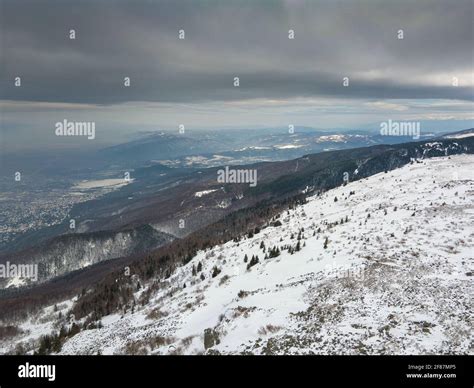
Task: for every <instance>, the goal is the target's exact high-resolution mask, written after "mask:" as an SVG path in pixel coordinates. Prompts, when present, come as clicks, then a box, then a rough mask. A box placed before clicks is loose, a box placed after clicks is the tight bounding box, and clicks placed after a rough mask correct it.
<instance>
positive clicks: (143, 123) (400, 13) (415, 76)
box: [0, 0, 474, 142]
mask: <svg viewBox="0 0 474 388" xmlns="http://www.w3.org/2000/svg"><path fill="white" fill-rule="evenodd" d="M0 2H1V4H2V8H1V26H0V33H1V38H2V47H1V57H2V58H1V60H2V71H1V88H0V99H1V100H2V101H1V103H2V108H1V109H2V125H1V131H2V135H3V136H4V137H3V139H4V140H5V139H6V140H5V141H9V142H12V141H17V140H21V139H22V140H23V141H24V140H26V139H28V138H36V137H38V138H41V136H42V135H43V134H50V133H51V131H52V128H54V123H55V122H57V121H60V120H63V119H65V118H66V119H70V120H88V121H95V122H96V127H97V131H100V130H102V131H103V133H102V135H104V134H107V136H106V137H107V138H108V139H109V140H111V139H112V138H113V137H114V136H115V135H116V136H117V137H120V136H123V134H125V133H133V132H138V131H142V130H150V129H157V130H158V129H174V128H176V129H177V126H178V125H179V124H184V125H185V126H186V127H187V128H190V129H192V128H227V127H242V128H244V127H265V126H278V125H281V126H286V125H287V124H295V125H306V126H313V127H318V128H334V127H345V128H357V127H359V126H363V125H365V124H369V123H374V122H377V121H383V120H387V119H389V118H392V119H400V120H402V119H413V120H443V121H444V122H446V123H447V126H449V123H451V122H452V121H453V120H472V119H473V116H474V114H473V100H474V89H473V87H474V80H473V55H474V54H473V50H474V49H473V47H474V37H473V23H472V20H473V16H474V15H473V2H472V0H466V1H464V0H456V1H451V0H445V1H438V0H426V1H423V0H416V1H395V0H391V1H389V0H386V1H375V0H372V1H347V0H346V1H335V0H333V1H316V0H314V1H307V2H304V1H297V0H287V1H257V0H253V1H233V0H228V1H223V0H221V1H218V2H217V1H215V2H213V1H204V0H203V1H197V0H195V1H176V0H175V1H169V2H165V1H142V0H134V1H132V0H127V1H110V0H109V1H94V2H93V1H87V2H86V1H78V0H76V1H70V0H62V1H59V0H58V1H53V0H37V1H19V0H0ZM71 29H74V30H75V33H76V39H74V40H72V39H69V34H70V30H71ZM181 29H183V30H184V31H185V39H184V40H180V39H178V32H179V30H181ZM290 29H292V30H294V32H295V38H294V39H288V30H290ZM399 30H403V34H404V36H403V39H398V33H399V32H398V31H399ZM17 76H19V77H21V83H22V84H21V87H15V85H14V81H15V77H17ZM124 77H130V79H131V85H130V87H125V86H124ZM234 77H239V79H240V86H239V87H234V85H233V82H234ZM344 77H349V86H348V87H344V86H343V78H344ZM453 77H456V78H457V80H458V86H453ZM45 136H46V135H45ZM43 138H44V136H43ZM100 138H102V139H103V138H104V137H103V136H102V137H100ZM111 141H112V140H111Z"/></svg>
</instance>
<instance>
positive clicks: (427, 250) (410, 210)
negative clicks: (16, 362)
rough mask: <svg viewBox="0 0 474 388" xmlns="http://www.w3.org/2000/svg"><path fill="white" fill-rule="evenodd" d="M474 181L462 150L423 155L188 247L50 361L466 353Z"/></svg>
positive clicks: (32, 328)
mask: <svg viewBox="0 0 474 388" xmlns="http://www.w3.org/2000/svg"><path fill="white" fill-rule="evenodd" d="M473 175H474V156H473V155H459V156H452V157H443V158H433V159H428V160H423V161H420V162H414V163H413V164H410V165H407V166H405V167H403V168H400V169H397V170H394V171H389V172H388V173H381V174H377V175H374V176H372V177H370V178H368V179H362V180H360V181H357V182H351V183H349V184H347V185H345V186H341V187H339V188H336V189H333V190H330V191H327V192H325V193H323V194H321V195H320V196H316V195H315V196H312V197H310V198H308V203H307V204H305V205H302V206H299V207H297V208H296V209H294V210H289V211H288V212H286V211H285V212H284V213H282V214H281V216H280V217H279V218H278V220H279V221H280V222H281V226H268V227H266V228H263V229H262V230H261V231H260V233H257V234H255V235H254V236H253V237H251V238H247V237H246V238H244V239H242V240H241V241H240V242H232V241H231V242H228V243H226V244H224V245H222V246H217V247H215V248H213V249H212V250H207V251H205V252H203V251H201V252H199V253H198V254H197V256H196V257H194V258H193V259H192V261H191V262H189V263H188V264H187V265H185V266H183V267H180V268H178V270H177V271H176V272H175V273H174V274H173V275H172V276H171V277H170V278H169V279H167V280H166V282H167V284H166V285H165V286H164V287H162V288H161V289H159V290H158V291H156V292H155V293H154V294H153V296H152V298H151V300H150V302H149V303H148V304H147V305H145V306H143V307H142V306H140V305H139V304H137V305H136V308H135V309H134V312H133V313H132V312H130V311H128V312H127V313H125V314H121V315H118V314H116V315H111V316H107V317H105V318H103V319H102V325H103V326H102V327H101V328H98V329H92V330H85V331H82V332H80V333H79V334H77V335H75V336H74V337H72V338H71V339H69V340H68V341H67V342H66V343H65V344H64V346H63V347H62V350H61V354H97V353H100V354H122V353H128V354H145V353H146V354H170V353H172V354H202V353H220V354H242V353H244V354H245V353H252V354H309V353H314V354H447V353H455V354H465V353H471V354H472V353H473V351H472V343H471V333H472V307H473V306H472V295H473V291H474V290H473V277H472V274H473V264H474V263H473V261H474V260H473V258H474V249H473V248H474V227H473V225H474V176H473ZM341 181H342V177H341ZM336 198H337V200H336ZM298 238H300V240H298ZM297 245H298V246H297ZM274 247H278V250H279V252H280V254H279V255H277V253H275V252H274V250H273V248H274ZM298 249H299V250H298ZM264 250H265V252H264ZM272 250H273V254H270V252H271V251H272ZM257 255H258V259H259V260H258V263H256V264H255V265H253V266H251V267H250V268H247V267H248V266H249V264H250V262H251V259H252V256H257ZM245 256H247V258H248V260H247V262H244V257H245ZM265 256H270V257H269V258H267V259H265ZM271 256H275V257H271ZM254 262H255V260H254ZM199 263H201V264H199ZM200 267H202V269H201V268H200ZM193 268H194V270H193ZM200 269H201V270H200ZM199 270H200V271H199ZM219 271H220V272H219ZM193 272H194V274H193ZM201 275H202V276H201ZM212 275H215V277H213V276H212ZM144 289H146V285H145V288H142V289H141V290H140V291H138V292H137V295H136V296H137V298H138V297H139V296H140V294H141V293H142V292H143V291H144ZM69 307H70V302H69V303H68V304H65V305H64V308H63V312H66V311H67V309H68V308H69ZM54 316H55V315H54V314H53V313H52V307H50V308H49V309H46V310H45V311H44V312H43V314H42V315H41V316H39V317H35V318H32V319H31V320H30V321H28V322H25V323H23V324H21V325H20V327H21V328H22V329H24V330H27V331H29V334H27V335H26V336H23V337H22V338H16V339H15V341H14V342H4V343H3V344H2V343H0V349H1V351H2V352H8V351H10V350H11V349H12V348H13V346H14V345H15V342H16V343H18V341H24V342H26V341H28V340H30V341H31V340H32V339H34V338H38V337H39V335H41V334H45V333H47V332H48V330H49V331H51V330H53V317H54ZM48 317H49V319H50V320H49V321H48Z"/></svg>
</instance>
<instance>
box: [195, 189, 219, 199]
mask: <svg viewBox="0 0 474 388" xmlns="http://www.w3.org/2000/svg"><path fill="white" fill-rule="evenodd" d="M215 191H217V189H215V190H203V191H197V192H196V193H194V196H195V197H198V198H201V197H202V196H203V195H207V194H211V193H213V192H215Z"/></svg>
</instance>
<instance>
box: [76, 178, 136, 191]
mask: <svg viewBox="0 0 474 388" xmlns="http://www.w3.org/2000/svg"><path fill="white" fill-rule="evenodd" d="M132 181H133V179H129V180H126V179H99V180H94V181H82V182H79V183H78V184H76V185H75V186H74V187H73V189H77V190H89V189H97V188H101V187H112V186H113V187H114V188H118V187H121V186H125V185H127V184H129V183H131V182H132Z"/></svg>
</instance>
